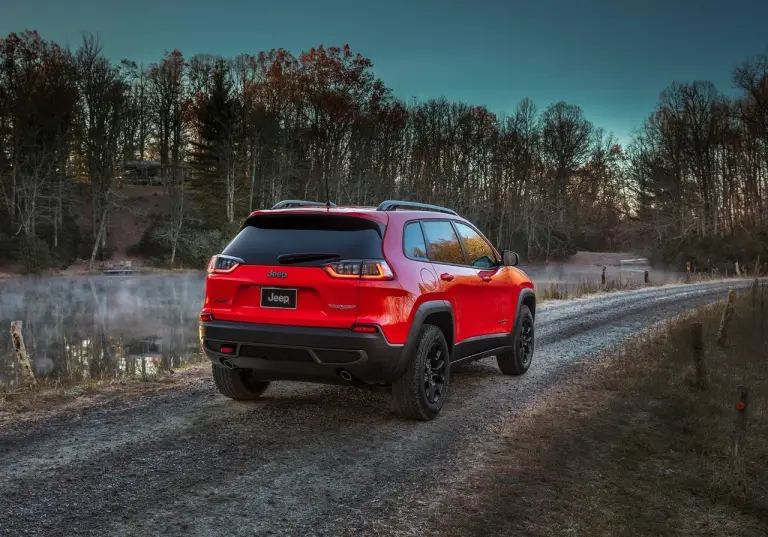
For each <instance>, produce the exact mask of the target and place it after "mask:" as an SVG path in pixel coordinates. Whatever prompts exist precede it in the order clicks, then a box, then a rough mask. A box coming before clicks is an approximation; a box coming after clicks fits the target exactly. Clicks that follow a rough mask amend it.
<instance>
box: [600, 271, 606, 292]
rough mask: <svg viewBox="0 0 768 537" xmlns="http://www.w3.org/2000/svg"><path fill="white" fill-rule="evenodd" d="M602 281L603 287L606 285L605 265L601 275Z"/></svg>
mask: <svg viewBox="0 0 768 537" xmlns="http://www.w3.org/2000/svg"><path fill="white" fill-rule="evenodd" d="M600 282H601V283H602V284H603V287H605V267H603V273H602V275H601V276H600Z"/></svg>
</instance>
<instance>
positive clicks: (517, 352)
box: [496, 305, 535, 375]
mask: <svg viewBox="0 0 768 537" xmlns="http://www.w3.org/2000/svg"><path fill="white" fill-rule="evenodd" d="M534 342H535V341H534V331H533V315H532V314H531V310H530V309H528V306H525V305H523V306H520V311H519V312H518V315H517V322H516V323H515V340H514V343H513V345H514V348H513V350H512V351H510V352H507V353H504V354H500V355H499V356H497V357H496V362H497V363H498V364H499V369H501V372H502V373H504V374H505V375H523V374H525V372H526V371H528V368H529V367H531V362H532V361H533V350H534Z"/></svg>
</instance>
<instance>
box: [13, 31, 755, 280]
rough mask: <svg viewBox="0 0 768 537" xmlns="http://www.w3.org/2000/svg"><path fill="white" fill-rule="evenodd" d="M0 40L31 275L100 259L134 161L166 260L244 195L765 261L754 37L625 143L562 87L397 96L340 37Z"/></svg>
mask: <svg viewBox="0 0 768 537" xmlns="http://www.w3.org/2000/svg"><path fill="white" fill-rule="evenodd" d="M0 45H1V47H0V55H2V59H1V60H0V61H1V62H2V65H1V66H0V197H1V198H2V199H1V203H0V251H2V252H3V261H5V262H14V261H15V262H18V263H21V264H22V266H23V267H24V270H25V271H28V272H36V271H40V270H42V269H45V268H48V267H53V266H56V267H65V266H67V265H69V264H71V263H73V262H74V261H75V260H76V259H84V260H89V261H90V265H93V263H94V260H96V259H104V258H105V257H108V256H109V252H108V251H107V249H106V244H107V237H108V236H109V234H110V232H111V226H110V221H111V220H112V219H113V218H114V217H115V215H118V214H120V213H121V212H125V211H132V210H134V208H133V207H132V206H131V203H130V200H128V199H127V198H126V197H125V196H124V195H123V190H124V189H123V187H124V184H125V182H126V181H127V177H128V175H126V170H127V167H126V166H127V164H128V163H136V162H148V161H153V162H157V163H158V164H157V166H158V170H159V172H158V178H159V179H158V181H159V184H160V185H161V186H162V188H163V192H164V193H165V195H167V197H168V199H169V203H168V209H167V210H166V211H164V212H163V213H162V214H160V215H154V216H153V217H152V218H153V219H154V220H153V222H152V223H151V227H150V228H149V229H148V230H147V232H146V233H144V236H143V237H136V244H134V245H131V251H132V252H133V253H134V254H135V255H139V256H143V257H146V258H148V259H153V260H154V261H155V262H157V263H160V264H163V265H165V266H193V267H201V266H203V265H204V263H205V261H206V260H207V259H208V257H209V256H210V255H212V254H214V253H217V251H219V250H220V249H221V248H222V247H223V245H224V244H226V242H227V241H228V240H229V239H230V238H231V237H232V235H233V234H234V233H235V232H236V230H237V229H238V227H239V226H240V224H241V223H242V221H243V219H244V218H245V216H246V215H247V214H248V213H249V212H250V211H253V210H256V209H261V208H268V207H270V206H271V205H272V204H274V203H275V202H277V201H279V200H281V199H293V198H300V199H311V200H325V199H326V198H330V199H331V200H332V201H334V202H335V203H336V204H355V205H377V204H378V203H379V202H381V201H382V200H385V199H405V200H412V201H421V202H426V203H434V204H441V205H446V206H449V207H451V208H453V209H455V210H457V211H458V212H459V213H460V214H461V215H462V216H464V217H466V218H468V219H470V220H471V221H473V222H474V223H475V224H476V225H478V226H479V227H480V229H481V230H482V231H483V232H484V233H485V234H486V235H487V237H488V238H489V239H491V240H492V241H493V242H494V243H495V244H496V246H497V247H499V248H510V249H514V250H516V251H518V252H520V253H521V256H522V257H523V258H524V259H527V260H529V261H531V262H543V261H549V260H552V259H557V258H560V257H562V256H565V255H568V254H570V253H573V252H575V251H577V250H579V249H585V250H591V251H624V250H632V251H637V252H641V253H643V254H646V255H649V256H651V258H652V259H653V260H654V262H655V263H657V264H664V265H665V266H674V267H679V266H681V265H684V263H685V261H686V260H687V261H693V262H694V263H695V264H696V265H697V266H698V267H700V268H701V269H709V268H715V267H718V266H722V265H723V264H725V263H726V262H728V263H730V262H732V261H741V262H742V263H745V262H755V261H756V259H757V258H758V257H760V256H762V259H763V260H764V261H768V54H763V55H756V56H755V57H753V58H751V59H749V58H748V59H745V61H744V63H743V64H741V65H738V66H734V69H733V73H732V82H733V86H734V88H735V89H737V90H738V95H737V96H736V97H728V96H726V95H725V94H724V93H722V92H721V90H719V89H718V88H716V87H715V86H714V85H713V84H712V83H711V82H708V81H687V82H676V81H670V85H669V86H668V87H667V88H665V89H664V88H660V95H659V100H658V105H657V107H656V109H655V110H649V111H648V112H649V113H648V118H647V120H646V121H645V122H644V124H642V125H638V126H637V129H636V130H635V133H634V134H633V137H632V140H631V142H630V143H629V145H628V146H627V147H621V146H620V145H619V144H618V143H617V141H616V139H615V138H614V137H613V136H612V135H611V134H610V133H608V132H606V131H605V130H604V129H602V128H600V126H599V125H595V124H593V123H592V122H591V121H590V120H589V118H587V117H585V114H584V112H583V111H582V109H581V108H580V107H579V106H578V105H577V104H573V103H568V102H567V101H565V100H563V101H560V102H557V103H554V104H551V105H549V106H547V107H545V108H541V109H540V108H539V107H537V105H536V104H535V102H534V101H533V100H531V99H524V100H523V101H522V102H520V103H519V104H518V106H517V108H516V110H515V111H514V112H513V113H511V114H509V115H500V114H495V113H493V112H492V111H490V110H488V109H487V108H486V107H484V106H482V105H473V104H468V103H464V102H452V101H450V100H448V99H446V98H444V97H435V98H433V99H430V100H427V101H424V102H404V101H402V100H400V99H397V98H396V97H395V96H394V95H393V92H392V90H391V89H389V88H388V87H387V86H386V85H385V83H384V81H382V80H380V79H379V78H377V77H376V76H375V74H374V66H373V62H372V61H371V60H370V59H368V58H366V57H364V56H362V55H361V54H358V53H356V52H353V51H352V50H351V49H350V47H349V46H348V45H344V46H341V47H324V46H318V47H316V48H312V49H310V50H308V51H304V52H301V53H300V54H299V55H294V54H293V53H291V52H289V51H287V50H284V49H280V48H278V49H273V50H269V51H263V52H258V53H256V54H241V55H239V56H237V57H234V58H221V57H215V56H211V55H205V54H198V55H195V56H191V57H188V58H187V57H185V56H184V55H183V54H182V52H181V51H179V50H173V51H169V52H167V53H166V54H165V55H164V56H163V57H162V58H160V59H159V60H158V61H157V62H156V63H152V64H150V65H146V66H145V65H139V64H137V63H136V62H134V61H131V60H122V61H120V62H115V61H112V60H110V59H108V58H107V57H106V56H105V55H104V53H103V50H102V44H101V41H100V39H99V38H97V37H94V36H92V35H85V36H84V37H83V40H82V43H81V44H80V45H79V47H78V48H77V49H76V50H70V49H67V48H64V47H62V46H59V45H58V44H56V43H54V42H52V41H47V40H45V39H44V38H43V37H41V36H40V35H39V34H38V33H37V32H34V31H25V32H22V33H11V34H9V35H8V36H7V37H5V38H3V39H2V42H1V43H0ZM726 89H728V90H730V89H732V88H726ZM564 91H565V90H564ZM563 98H564V99H565V98H567V95H563ZM326 190H327V191H326ZM83 207H87V209H83ZM78 210H81V211H82V210H87V212H88V222H89V224H88V225H87V226H85V227H83V226H82V225H80V226H78V225H76V223H75V213H76V211H78Z"/></svg>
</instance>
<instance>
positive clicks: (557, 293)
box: [538, 272, 725, 301]
mask: <svg viewBox="0 0 768 537" xmlns="http://www.w3.org/2000/svg"><path fill="white" fill-rule="evenodd" d="M723 279H725V278H723V277H722V276H720V275H717V274H709V273H705V272H697V273H692V274H691V277H690V278H689V279H686V278H685V277H681V278H678V279H677V280H663V279H662V280H658V279H654V278H651V279H650V283H647V284H645V283H643V282H642V281H640V280H639V279H637V278H634V279H621V278H606V280H605V284H603V283H602V281H601V280H600V279H587V278H584V279H582V280H580V281H579V282H576V283H569V282H548V283H547V284H546V285H542V286H540V287H539V288H538V296H539V297H540V300H542V301H545V300H568V299H571V298H581V297H583V296H587V295H594V294H597V293H610V292H613V291H628V290H631V289H642V288H644V287H660V286H663V285H669V284H679V283H703V282H709V281H716V280H723Z"/></svg>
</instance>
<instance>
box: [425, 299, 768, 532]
mask: <svg viewBox="0 0 768 537" xmlns="http://www.w3.org/2000/svg"><path fill="white" fill-rule="evenodd" d="M761 291H764V293H765V294H768V289H762V290H761ZM760 295H761V293H760V292H758V293H757V295H756V296H755V297H753V296H752V295H751V294H750V293H749V292H748V293H745V294H743V295H740V296H738V297H737V300H736V309H735V313H734V316H733V318H732V320H731V323H730V325H729V337H728V343H727V345H726V348H725V349H719V348H717V346H716V345H715V343H714V342H715V339H716V335H717V330H718V325H719V322H720V315H721V312H722V309H723V303H722V302H721V303H718V304H716V305H713V306H711V307H707V308H703V309H701V310H698V311H697V312H694V313H693V314H690V315H686V316H681V317H679V318H677V319H675V320H673V321H672V322H671V323H669V324H668V325H666V326H665V327H663V328H660V329H657V330H656V331H655V333H653V334H651V335H647V336H645V337H639V338H636V339H635V340H633V341H631V342H630V343H628V344H627V345H626V346H624V347H622V348H621V349H620V350H619V351H614V352H613V353H611V355H610V356H606V357H604V359H602V360H594V361H592V362H589V363H587V364H584V365H583V366H581V367H579V368H577V369H576V371H575V373H574V374H573V375H572V376H571V377H570V378H569V380H568V381H566V382H563V383H561V385H559V386H557V387H556V388H554V389H553V390H552V392H551V393H552V395H550V396H548V397H547V398H546V399H545V401H544V403H543V404H541V405H537V406H536V407H535V408H534V409H533V410H531V411H529V412H528V413H526V415H525V416H524V417H522V418H521V419H516V420H515V421H514V422H513V423H510V424H508V425H507V426H506V427H505V430H504V432H503V435H504V437H503V440H502V448H501V451H500V453H498V454H497V455H495V456H494V457H493V458H492V459H491V460H490V461H488V463H487V464H486V465H484V467H483V468H481V469H478V470H477V471H476V473H475V474H474V475H473V477H472V478H471V479H472V482H471V483H468V484H467V486H466V487H463V488H462V489H461V491H460V492H459V493H458V494H457V496H458V497H457V498H456V499H454V500H453V501H452V502H451V508H450V509H451V512H450V514H449V515H448V517H447V519H446V526H445V527H444V528H442V529H440V531H439V532H438V533H437V534H440V535H441V536H474V535H478V536H480V535H482V536H483V537H493V536H502V535H503V536H508V535H525V536H531V537H539V536H540V537H552V536H560V535H563V536H584V537H596V536H606V537H607V536H611V537H616V536H632V537H640V536H654V537H658V536H673V535H675V536H677V535H711V536H718V537H720V536H750V537H751V536H755V537H757V536H762V537H764V536H765V535H768V312H767V311H765V310H763V308H762V307H761V304H762V303H763V300H762V297H761V296H760ZM692 322H701V323H702V325H703V330H704V349H705V360H706V365H707V368H708V377H709V386H708V389H707V390H705V391H703V390H698V389H696V388H694V368H693V355H692V348H691V333H690V324H691V323H692ZM740 384H744V385H746V386H748V388H749V392H750V393H749V398H750V400H749V408H748V415H747V416H748V431H747V438H746V447H745V450H744V452H743V457H741V458H740V459H739V460H737V461H734V460H733V457H732V455H731V444H732V438H733V432H734V423H735V416H736V414H737V412H738V411H737V410H736V408H735V403H736V401H737V399H738V393H737V387H738V386H739V385H740Z"/></svg>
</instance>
